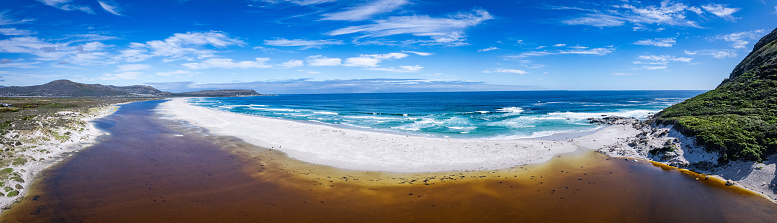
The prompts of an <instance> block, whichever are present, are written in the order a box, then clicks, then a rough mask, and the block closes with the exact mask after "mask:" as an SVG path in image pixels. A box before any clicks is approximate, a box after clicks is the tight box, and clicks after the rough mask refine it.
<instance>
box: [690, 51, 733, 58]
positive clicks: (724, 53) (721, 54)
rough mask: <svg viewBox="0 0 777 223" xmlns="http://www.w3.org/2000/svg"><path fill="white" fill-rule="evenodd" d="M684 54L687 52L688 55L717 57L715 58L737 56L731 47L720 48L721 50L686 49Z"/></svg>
mask: <svg viewBox="0 0 777 223" xmlns="http://www.w3.org/2000/svg"><path fill="white" fill-rule="evenodd" d="M685 54H688V55H703V56H712V57H714V58H717V59H723V58H734V57H737V53H736V51H734V50H731V49H722V50H716V49H704V50H697V51H688V50H686V51H685Z"/></svg>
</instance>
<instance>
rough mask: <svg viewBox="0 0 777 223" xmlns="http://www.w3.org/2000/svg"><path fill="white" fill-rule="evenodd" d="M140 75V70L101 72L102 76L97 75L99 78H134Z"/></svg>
mask: <svg viewBox="0 0 777 223" xmlns="http://www.w3.org/2000/svg"><path fill="white" fill-rule="evenodd" d="M140 75H142V73H140V72H133V71H130V72H122V73H115V74H103V75H102V76H99V77H97V78H98V79H100V80H104V81H106V80H136V79H138V78H139V77H140Z"/></svg>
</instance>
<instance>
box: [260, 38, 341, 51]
mask: <svg viewBox="0 0 777 223" xmlns="http://www.w3.org/2000/svg"><path fill="white" fill-rule="evenodd" d="M342 44H343V41H341V40H304V39H285V38H278V39H274V40H264V45H269V46H301V47H302V49H303V50H305V49H310V48H321V47H323V46H327V45H342Z"/></svg>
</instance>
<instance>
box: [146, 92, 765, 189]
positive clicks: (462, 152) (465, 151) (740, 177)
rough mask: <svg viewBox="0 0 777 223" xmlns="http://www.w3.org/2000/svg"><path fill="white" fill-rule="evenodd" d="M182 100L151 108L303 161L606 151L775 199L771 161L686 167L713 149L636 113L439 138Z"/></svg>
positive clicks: (461, 166) (518, 159) (471, 164)
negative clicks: (518, 133)
mask: <svg viewBox="0 0 777 223" xmlns="http://www.w3.org/2000/svg"><path fill="white" fill-rule="evenodd" d="M185 100H187V99H186V98H178V99H173V100H171V101H168V102H165V103H162V104H161V105H160V106H159V107H158V108H157V112H158V113H160V114H162V115H163V117H164V118H165V119H170V120H183V121H186V122H188V123H189V124H191V125H196V126H198V127H202V128H205V129H207V130H208V131H210V133H211V134H215V135H223V136H234V137H237V138H239V139H241V140H243V141H245V142H247V143H249V144H252V145H255V146H259V147H263V148H268V149H270V151H272V150H279V151H282V152H284V153H285V154H286V155H287V156H288V157H290V158H292V159H296V160H300V161H302V162H304V163H310V164H316V165H325V166H329V167H334V168H339V169H344V170H354V171H376V172H385V173H399V174H417V173H431V172H462V171H482V170H501V169H507V168H513V167H517V166H521V165H526V164H538V163H544V162H547V161H549V160H550V159H551V158H553V157H554V156H558V155H559V154H564V153H571V152H575V151H581V150H582V151H597V152H600V153H603V154H606V155H608V156H611V157H627V158H635V159H643V160H646V161H650V162H655V163H659V164H663V165H668V166H673V167H674V168H676V169H678V170H681V171H682V170H686V169H687V170H690V171H693V172H698V173H701V174H703V175H704V176H711V177H713V178H716V179H718V180H720V181H721V182H723V183H726V182H728V181H730V180H731V181H732V182H733V184H735V185H736V186H738V187H739V188H743V189H746V190H748V191H751V192H752V193H754V194H759V195H761V196H763V197H764V198H767V199H768V200H769V201H771V202H773V203H777V202H775V201H777V194H776V193H775V191H773V190H771V189H769V185H768V183H769V182H763V181H764V180H768V178H770V177H771V178H774V174H773V173H774V172H775V171H774V169H775V166H777V164H775V163H774V161H771V162H767V163H764V164H758V163H754V162H733V163H731V164H729V165H728V166H724V167H718V168H710V169H709V170H702V169H699V168H692V167H691V168H689V167H688V166H687V165H688V164H689V163H699V162H703V161H708V162H711V161H713V160H714V159H717V156H716V154H711V153H707V152H705V151H704V150H703V148H700V147H698V146H695V144H694V143H693V141H691V140H692V139H690V138H688V137H685V136H682V135H681V134H679V133H677V132H676V131H673V130H672V129H671V127H665V126H664V127H663V128H657V127H654V126H649V125H645V124H644V123H642V122H638V121H637V120H626V122H622V123H618V124H612V125H604V126H605V127H602V128H598V129H595V130H592V131H588V132H582V133H574V134H566V135H563V134H562V135H554V136H548V137H540V138H531V139H515V140H492V139H444V138H428V137H421V136H409V135H399V134H392V133H384V132H373V131H366V130H359V129H353V128H338V127H334V126H330V125H319V124H312V123H303V122H296V121H290V120H281V119H275V118H267V117H259V116H251V115H245V114H237V113H230V112H225V111H218V110H213V109H208V108H205V107H199V106H194V105H190V104H188V103H186V102H185ZM663 132H666V133H663ZM651 134H652V136H650V135H651ZM646 135H647V136H646ZM645 138H647V139H648V140H646V141H647V142H645V143H644V146H632V145H634V142H639V141H645ZM675 139H676V140H675ZM667 140H672V142H673V143H675V144H676V145H675V146H677V148H685V150H686V151H687V152H683V149H677V150H676V151H675V152H674V153H673V154H675V155H671V154H658V155H651V154H650V153H649V152H650V151H649V150H650V148H653V147H650V145H653V146H659V145H663V143H665V142H666V141H667ZM656 148H658V147H656ZM676 157H681V158H682V159H679V158H676ZM773 158H774V159H777V157H773ZM635 161H636V160H635ZM756 166H759V167H761V169H756V168H757V167H756ZM748 169H749V170H751V171H747V170H748ZM770 171H771V172H770ZM769 173H772V174H771V175H769ZM772 181H773V182H774V181H777V179H772Z"/></svg>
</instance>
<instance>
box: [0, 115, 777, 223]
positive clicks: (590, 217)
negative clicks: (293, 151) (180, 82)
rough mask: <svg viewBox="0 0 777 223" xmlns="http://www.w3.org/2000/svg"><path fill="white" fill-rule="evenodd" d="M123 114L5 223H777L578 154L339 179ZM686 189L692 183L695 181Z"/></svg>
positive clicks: (750, 206)
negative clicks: (486, 167)
mask: <svg viewBox="0 0 777 223" xmlns="http://www.w3.org/2000/svg"><path fill="white" fill-rule="evenodd" d="M156 104H158V102H138V103H132V104H128V105H123V106H122V108H121V109H120V110H119V111H118V112H116V113H115V114H114V115H112V116H109V117H107V118H105V119H103V120H101V122H100V123H101V124H100V125H99V126H100V127H101V128H105V129H106V130H107V131H108V132H110V133H111V135H109V136H103V137H101V138H99V139H98V142H99V143H98V144H97V145H95V146H93V147H91V148H88V149H86V150H84V151H83V152H81V153H79V154H78V155H76V156H74V157H73V158H72V159H71V160H69V161H67V162H64V163H61V164H60V165H58V166H56V168H53V169H51V170H50V171H47V172H45V174H44V175H43V177H42V178H40V179H39V180H38V181H37V182H35V183H34V184H33V188H31V191H30V193H29V195H28V196H27V197H25V198H24V199H23V200H22V201H21V203H19V204H16V205H14V206H13V207H12V208H11V209H10V210H7V211H5V212H3V215H2V216H0V219H1V220H2V222H301V221H306V222H311V221H316V222H421V221H449V222H473V221H478V222H496V221H509V222H513V221H528V222H536V221H560V222H569V221H575V222H622V221H629V222H656V221H659V222H678V221H715V222H720V221H753V222H769V221H772V220H773V219H777V205H775V204H772V203H770V202H768V201H767V200H766V199H763V198H761V197H759V196H757V195H753V194H752V193H750V192H748V191H746V190H741V189H736V188H735V187H727V186H724V185H723V183H722V182H720V181H717V180H714V179H712V180H706V179H705V178H704V177H703V176H695V175H693V174H691V173H683V172H680V171H676V170H674V169H673V168H668V167H665V166H656V165H654V164H652V163H649V162H646V161H638V162H632V161H631V160H626V159H622V158H609V157H607V156H604V155H601V154H598V153H594V152H591V151H588V152H576V153H569V154H562V155H560V156H559V157H556V158H554V159H551V160H550V161H549V162H547V163H543V164H531V165H524V166H519V167H514V168H509V169H504V170H497V171H470V172H447V173H414V174H400V173H384V172H368V171H345V170H339V169H335V168H332V167H326V166H320V165H313V164H307V163H303V162H301V161H297V160H294V159H290V158H288V157H287V156H285V154H283V153H280V152H278V151H277V150H271V149H264V148H258V147H255V146H252V145H249V144H247V143H244V142H242V141H240V140H238V139H236V138H234V137H219V136H211V135H208V134H207V132H206V131H205V130H203V129H201V128H197V127H196V126H190V125H187V124H185V123H171V122H169V121H164V120H159V119H158V118H157V117H156V116H154V115H153V114H152V112H151V110H150V109H151V108H153V107H154V106H156ZM696 178H699V179H698V180H697V179H696Z"/></svg>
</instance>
